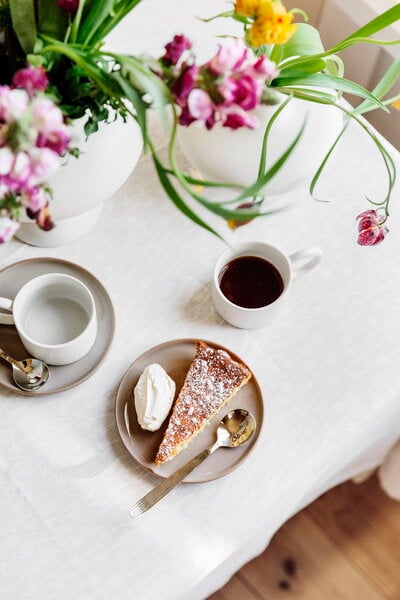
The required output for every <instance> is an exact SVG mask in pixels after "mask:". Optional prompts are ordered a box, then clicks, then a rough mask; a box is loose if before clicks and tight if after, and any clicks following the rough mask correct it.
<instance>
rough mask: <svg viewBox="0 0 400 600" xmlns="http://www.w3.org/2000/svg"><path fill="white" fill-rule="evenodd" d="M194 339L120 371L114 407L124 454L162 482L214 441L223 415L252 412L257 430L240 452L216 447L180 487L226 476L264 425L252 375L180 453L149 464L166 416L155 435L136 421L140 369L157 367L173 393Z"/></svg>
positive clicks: (193, 349) (188, 360)
mask: <svg viewBox="0 0 400 600" xmlns="http://www.w3.org/2000/svg"><path fill="white" fill-rule="evenodd" d="M198 341H200V340H196V339H182V340H173V341H170V342H166V343H164V344H161V345H159V346H155V347H154V348H151V350H148V351H147V352H145V353H144V354H142V355H141V356H139V358H137V359H136V360H135V361H134V362H133V363H132V365H131V366H130V367H129V369H128V370H127V372H126V373H125V375H124V377H123V379H122V381H121V384H120V387H119V390H118V394H117V400H116V403H115V416H116V421H117V428H118V431H119V434H120V436H121V439H122V441H123V443H124V444H125V446H126V448H127V450H128V451H129V452H130V454H131V455H132V456H133V458H134V459H135V461H136V462H137V463H139V464H140V465H141V466H142V467H143V468H144V469H146V471H149V472H151V473H153V474H154V475H157V476H158V477H162V478H165V477H168V476H169V475H171V473H173V472H174V471H176V470H177V469H179V467H181V466H182V465H183V464H185V463H186V462H187V461H189V460H190V459H191V458H193V457H194V456H196V454H198V453H199V452H201V451H202V450H204V449H205V448H207V447H208V446H209V445H211V444H212V443H213V442H214V441H215V430H216V427H217V425H218V423H219V422H220V420H221V418H222V417H223V416H224V415H225V414H226V413H227V412H229V411H230V410H232V409H233V408H245V409H248V410H249V411H251V412H252V413H253V415H254V416H255V418H256V421H257V429H256V431H255V433H254V435H253V437H252V438H251V440H250V442H249V443H248V444H246V445H244V446H243V447H239V448H220V449H219V450H217V451H216V452H215V453H214V454H212V455H211V456H210V457H209V458H207V460H205V461H204V462H203V463H202V464H201V465H200V466H198V467H197V469H195V470H194V471H193V472H192V473H190V475H188V477H187V478H186V479H185V483H200V482H204V481H211V480H212V479H217V478H218V477H222V476H223V475H226V474H227V473H229V472H230V471H232V470H233V469H235V468H236V467H238V466H239V465H240V463H241V462H243V460H245V458H247V457H248V455H249V454H250V452H251V451H252V450H253V448H254V446H255V445H256V443H257V439H258V437H259V434H260V431H261V428H262V424H263V412H264V411H263V399H262V394H261V389H260V386H259V384H258V382H257V379H256V378H255V377H254V375H253V376H252V378H251V379H250V381H249V382H248V383H247V384H246V385H245V386H244V387H242V388H241V389H240V390H239V391H238V393H237V394H236V395H235V396H234V397H233V398H232V400H231V401H230V402H229V403H228V404H227V405H226V406H224V408H222V409H221V410H220V411H219V412H218V413H217V415H216V416H215V417H214V418H213V419H212V421H211V423H210V425H209V426H208V427H206V428H205V429H204V430H203V432H202V433H201V434H200V435H198V436H197V437H196V438H195V439H194V440H193V441H192V442H191V443H190V444H189V446H188V448H187V449H186V450H183V451H182V452H181V453H180V454H179V455H178V456H176V457H175V458H174V459H173V460H171V461H168V462H167V463H165V464H163V465H161V466H160V467H156V466H155V465H154V463H153V460H154V457H155V455H156V452H157V449H158V447H159V445H160V443H161V440H162V437H163V434H164V431H165V429H166V427H167V424H168V418H167V419H166V420H165V422H164V424H163V426H162V427H161V429H159V430H158V431H155V432H150V431H145V430H143V429H142V428H141V427H140V426H139V424H138V421H137V418H136V411H135V404H134V399H133V389H134V387H135V385H136V383H137V381H138V379H139V377H140V375H141V373H142V371H143V370H144V368H145V367H146V366H147V365H149V364H151V363H158V364H160V365H161V366H162V367H163V368H164V369H165V370H166V371H167V373H168V375H170V377H172V379H173V380H174V381H175V383H176V389H177V393H178V392H179V390H180V388H181V387H182V385H183V382H184V379H185V376H186V373H187V371H188V369H189V366H190V363H191V362H192V360H193V358H194V355H195V352H196V344H197V342H198ZM205 341H206V340H205ZM206 344H208V345H209V346H212V347H213V348H222V349H223V350H226V352H228V353H229V354H230V356H231V357H232V358H233V359H235V360H237V361H240V362H244V361H243V360H242V359H241V358H238V356H237V355H236V354H234V353H233V352H231V351H230V350H228V349H227V348H224V347H223V346H220V345H219V344H214V343H213V342H208V341H206Z"/></svg>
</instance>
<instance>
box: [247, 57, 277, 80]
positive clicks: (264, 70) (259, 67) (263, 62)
mask: <svg viewBox="0 0 400 600" xmlns="http://www.w3.org/2000/svg"><path fill="white" fill-rule="evenodd" d="M252 68H253V71H254V73H255V75H262V77H263V79H264V80H268V81H270V80H272V79H275V78H276V77H278V75H279V69H278V68H277V66H276V64H275V63H274V62H273V61H272V60H269V59H268V58H266V57H265V56H260V58H259V59H258V60H257V62H256V63H254V65H253V67H252Z"/></svg>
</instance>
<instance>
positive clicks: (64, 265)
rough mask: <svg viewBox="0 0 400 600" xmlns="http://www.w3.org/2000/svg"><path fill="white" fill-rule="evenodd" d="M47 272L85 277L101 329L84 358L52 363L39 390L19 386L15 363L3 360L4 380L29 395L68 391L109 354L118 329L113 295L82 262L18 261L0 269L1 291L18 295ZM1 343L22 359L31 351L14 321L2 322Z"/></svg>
mask: <svg viewBox="0 0 400 600" xmlns="http://www.w3.org/2000/svg"><path fill="white" fill-rule="evenodd" d="M44 273H66V274H67V275H73V276H74V277H76V278H77V279H80V280H81V281H83V283H84V284H86V285H87V287H88V288H89V289H90V291H91V292H92V294H93V298H94V301H95V304H96V311H97V319H98V331H97V338H96V341H95V343H94V346H93V348H92V349H91V350H90V352H89V353H88V354H86V356H84V357H83V358H82V359H81V360H79V361H77V362H75V363H72V364H70V365H65V366H60V367H55V366H50V367H49V369H50V377H49V381H48V382H47V383H46V386H44V387H42V388H41V389H40V390H38V391H37V392H23V391H22V390H19V389H17V388H16V387H15V385H14V383H13V380H12V371H11V367H10V366H9V365H7V363H5V362H4V361H0V384H1V385H3V386H4V387H6V388H8V389H10V390H13V391H15V392H17V393H18V394H24V395H27V396H44V395H48V394H56V393H57V392H64V391H65V390H69V389H70V388H72V387H74V386H76V385H79V384H80V383H82V381H85V379H88V377H90V376H91V375H93V373H94V372H95V371H96V370H97V369H98V368H99V366H100V365H101V364H102V362H103V361H104V359H105V358H106V356H107V354H108V352H109V350H110V347H111V343H112V339H113V336H114V329H115V316H114V308H113V305H112V302H111V299H110V297H109V295H108V293H107V291H106V289H105V288H104V287H103V285H102V284H101V283H100V281H99V280H98V279H96V277H95V276H94V275H92V274H91V273H89V271H86V270H85V269H83V268H82V267H80V266H79V265H76V264H74V263H71V262H68V261H66V260H60V259H57V258H32V259H28V260H22V261H21V262H17V263H14V264H12V265H10V266H9V267H6V268H5V269H3V270H2V271H0V290H1V295H2V296H4V297H6V298H14V297H15V295H16V293H17V292H18V290H19V289H20V287H22V286H23V285H24V284H25V283H26V282H27V281H29V280H30V279H32V278H33V277H37V276H38V275H43V274H44ZM0 347H1V348H3V349H4V350H6V351H7V352H9V353H10V354H11V355H12V356H15V357H16V358H18V359H22V358H26V356H27V352H26V350H25V348H24V347H23V345H22V342H21V340H20V339H19V336H18V333H17V330H16V329H15V327H14V326H13V325H1V324H0Z"/></svg>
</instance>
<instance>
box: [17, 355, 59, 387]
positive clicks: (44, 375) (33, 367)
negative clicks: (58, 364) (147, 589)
mask: <svg viewBox="0 0 400 600" xmlns="http://www.w3.org/2000/svg"><path fill="white" fill-rule="evenodd" d="M19 362H21V363H23V364H26V365H27V370H26V371H22V370H21V369H20V368H19V367H17V366H16V365H15V364H12V370H13V379H14V383H15V385H17V386H18V387H19V388H20V389H21V390H24V391H25V392H33V391H35V390H38V389H39V388H41V387H42V386H43V385H45V383H47V380H48V379H49V376H50V371H49V367H48V366H47V365H46V363H45V362H43V361H42V360H39V359H37V358H24V359H23V360H21V361H19Z"/></svg>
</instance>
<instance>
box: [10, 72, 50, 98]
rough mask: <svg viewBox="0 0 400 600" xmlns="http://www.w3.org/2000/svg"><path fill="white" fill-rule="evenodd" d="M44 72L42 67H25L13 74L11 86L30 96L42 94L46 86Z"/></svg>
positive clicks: (46, 80) (46, 81)
mask: <svg viewBox="0 0 400 600" xmlns="http://www.w3.org/2000/svg"><path fill="white" fill-rule="evenodd" d="M48 83H49V81H48V79H47V75H46V71H45V70H44V69H43V67H27V68H26V69H20V70H19V71H17V72H16V73H15V74H14V77H13V80H12V85H13V87H15V88H24V89H25V90H26V91H27V92H28V94H29V95H30V96H33V94H34V93H35V92H43V91H44V90H45V89H46V88H47V85H48Z"/></svg>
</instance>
